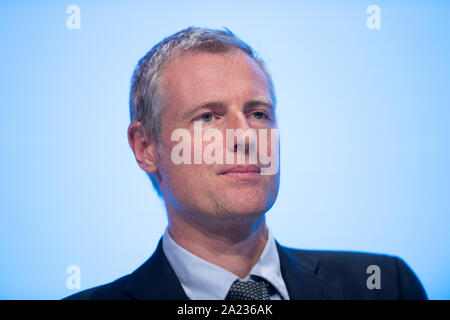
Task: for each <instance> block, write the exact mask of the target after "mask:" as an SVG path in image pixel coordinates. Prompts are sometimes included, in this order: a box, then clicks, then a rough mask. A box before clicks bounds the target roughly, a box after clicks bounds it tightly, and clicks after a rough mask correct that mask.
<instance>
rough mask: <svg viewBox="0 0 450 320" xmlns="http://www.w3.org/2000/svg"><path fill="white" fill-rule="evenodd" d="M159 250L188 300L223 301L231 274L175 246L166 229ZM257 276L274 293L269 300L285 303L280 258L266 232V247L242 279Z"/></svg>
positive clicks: (230, 280)
mask: <svg viewBox="0 0 450 320" xmlns="http://www.w3.org/2000/svg"><path fill="white" fill-rule="evenodd" d="M162 245H163V251H164V254H165V255H166V257H167V260H169V263H170V265H171V266H172V268H173V270H174V271H175V274H176V275H177V277H178V279H179V280H180V282H181V286H182V287H183V289H184V292H185V293H186V295H187V296H188V297H189V298H190V299H192V300H224V299H225V297H226V296H227V294H228V291H229V290H230V287H231V285H232V284H233V282H234V281H235V280H236V279H240V278H239V277H238V276H236V275H235V274H234V273H232V272H230V271H228V270H225V269H223V268H221V267H219V266H217V265H215V264H212V263H210V262H208V261H206V260H204V259H202V258H200V257H198V256H196V255H195V254H193V253H191V252H189V251H187V250H186V249H184V248H182V247H181V246H180V245H178V244H177V243H176V242H175V241H174V240H173V239H172V237H171V236H170V234H169V232H168V230H167V228H166V231H165V232H164V236H163V243H162ZM252 275H254V276H259V277H261V278H263V279H264V280H266V281H267V282H269V283H270V284H271V285H272V286H273V288H275V290H272V291H270V293H271V295H270V299H271V300H281V299H284V300H288V299H289V295H288V292H287V289H286V285H285V283H284V280H283V278H282V276H281V270H280V259H279V257H278V251H277V248H276V244H275V240H274V238H273V236H272V233H271V232H270V230H269V232H268V239H267V243H266V246H265V248H264V250H263V252H262V254H261V256H260V258H259V260H258V262H257V263H256V264H255V265H254V266H253V268H252V270H251V271H250V274H249V275H248V276H247V277H246V278H245V279H240V280H250V279H251V278H252V277H251V276H252Z"/></svg>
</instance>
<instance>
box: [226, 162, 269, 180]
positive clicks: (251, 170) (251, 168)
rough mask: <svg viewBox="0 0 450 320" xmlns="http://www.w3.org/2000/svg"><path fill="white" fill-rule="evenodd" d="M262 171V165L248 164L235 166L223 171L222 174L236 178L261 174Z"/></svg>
mask: <svg viewBox="0 0 450 320" xmlns="http://www.w3.org/2000/svg"><path fill="white" fill-rule="evenodd" d="M260 173H261V168H260V167H258V166H256V165H248V166H235V167H232V168H230V169H227V170H225V171H223V172H222V173H221V174H222V175H227V176H231V177H236V178H245V177H249V176H255V175H259V174H260Z"/></svg>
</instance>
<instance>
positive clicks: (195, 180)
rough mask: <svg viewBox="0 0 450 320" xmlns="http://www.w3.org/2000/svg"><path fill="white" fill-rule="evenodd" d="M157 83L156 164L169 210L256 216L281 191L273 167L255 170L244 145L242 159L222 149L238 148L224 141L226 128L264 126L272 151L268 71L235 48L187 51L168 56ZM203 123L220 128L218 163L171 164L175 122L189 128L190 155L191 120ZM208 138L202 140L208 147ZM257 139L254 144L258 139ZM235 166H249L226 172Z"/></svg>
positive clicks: (272, 116) (272, 118)
mask: <svg viewBox="0 0 450 320" xmlns="http://www.w3.org/2000/svg"><path fill="white" fill-rule="evenodd" d="M159 86H160V87H159V91H158V92H159V93H160V98H159V101H160V103H161V104H162V110H163V111H162V114H161V123H162V126H161V134H160V136H161V139H160V143H161V147H162V150H163V152H162V154H161V155H160V159H159V161H158V171H159V173H160V175H161V179H162V183H161V189H162V192H163V195H164V198H165V201H166V205H167V208H168V211H169V214H170V212H171V211H176V212H177V213H178V214H180V215H184V216H186V215H187V216H188V217H189V216H193V215H195V216H197V217H198V216H203V217H212V216H216V217H222V218H226V219H229V218H234V219H238V218H251V219H254V218H255V217H259V216H261V215H262V214H264V213H265V212H266V211H267V210H268V209H270V207H271V206H272V205H273V203H274V202H275V199H276V196H277V192H278V185H279V173H278V170H276V173H275V174H271V175H261V174H260V173H258V172H257V171H258V170H260V169H259V168H258V167H260V163H259V162H257V165H256V167H255V166H252V167H250V166H249V152H245V164H244V165H241V164H240V165H238V164H237V163H236V161H234V162H233V163H231V164H230V163H229V162H227V161H226V160H225V157H226V155H227V154H228V155H230V154H235V155H236V154H237V153H238V152H239V150H238V148H237V145H236V143H233V142H231V143H230V142H229V141H228V143H227V141H226V130H227V129H234V130H236V129H242V130H247V129H255V130H256V132H258V130H259V129H266V130H267V141H266V143H267V148H268V154H269V155H270V154H271V152H272V150H271V143H270V138H271V135H270V129H275V128H276V122H275V112H274V110H273V108H272V100H271V98H270V94H269V90H268V85H267V79H266V76H265V74H264V72H263V71H262V69H261V68H260V67H259V65H258V64H257V63H256V62H255V61H253V60H252V59H251V58H250V57H248V56H247V55H246V54H245V53H243V52H241V51H237V50H233V51H230V52H227V53H220V54H211V53H204V52H188V53H184V54H182V55H177V56H175V57H174V58H172V59H171V60H170V61H169V63H168V64H167V66H166V68H165V69H164V71H163V73H162V74H161V77H160V83H159ZM200 123H201V125H202V130H203V132H205V131H206V130H208V129H217V130H218V131H220V132H221V133H222V136H223V143H222V144H221V146H220V147H221V148H222V150H221V152H222V153H223V159H224V161H223V164H217V163H213V164H207V163H205V161H202V163H201V164H194V163H193V160H192V161H191V164H186V163H182V164H175V163H174V161H173V159H172V150H173V148H174V147H175V146H176V145H177V144H179V141H171V136H172V133H173V132H174V130H176V129H180V128H183V129H186V130H188V131H189V132H190V134H191V137H192V152H191V155H192V159H193V158H194V143H196V142H194V125H195V124H196V125H199V124H200ZM216 132H217V131H216ZM212 141H213V140H208V141H202V142H200V143H201V144H202V146H203V149H205V148H206V147H207V146H208V145H211V143H212ZM254 141H257V142H256V145H258V146H259V145H260V144H261V141H263V140H262V139H257V140H254ZM234 142H236V141H234ZM246 142H247V143H248V142H249V140H247V141H246ZM246 148H248V145H247V146H246ZM240 150H241V151H242V150H243V149H240ZM244 150H246V151H248V150H249V149H244ZM273 152H278V150H274V151H273ZM241 154H242V152H241ZM237 166H241V167H240V169H242V166H244V168H243V169H244V170H243V171H246V170H247V171H250V172H247V173H236V172H234V173H231V172H229V170H230V169H232V170H231V171H233V168H236V167H237ZM245 166H246V168H245ZM235 171H236V170H235ZM237 171H239V170H237ZM227 172H228V173H227Z"/></svg>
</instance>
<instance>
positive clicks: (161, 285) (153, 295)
mask: <svg viewBox="0 0 450 320" xmlns="http://www.w3.org/2000/svg"><path fill="white" fill-rule="evenodd" d="M125 291H126V292H127V293H128V294H130V295H131V296H133V297H134V298H136V299H143V300H150V299H151V300H188V299H189V298H188V297H187V296H186V293H185V292H184V290H183V287H182V286H181V284H180V281H179V280H178V278H177V276H176V275H175V272H174V271H173V269H172V267H171V266H170V264H169V261H168V260H167V258H166V255H165V254H164V251H163V249H162V239H160V240H159V243H158V246H157V248H156V250H155V252H154V253H153V255H152V256H151V257H150V258H149V259H148V260H147V261H146V262H144V264H143V265H142V266H140V267H139V268H138V269H136V270H135V271H134V272H133V273H132V274H131V275H130V277H129V279H128V283H127V285H126V287H125Z"/></svg>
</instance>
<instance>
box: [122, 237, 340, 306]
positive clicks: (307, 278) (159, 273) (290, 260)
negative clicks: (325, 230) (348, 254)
mask: <svg viewBox="0 0 450 320" xmlns="http://www.w3.org/2000/svg"><path fill="white" fill-rule="evenodd" d="M275 242H276V246H277V250H278V255H279V257H280V266H281V274H282V276H283V279H284V282H285V284H286V287H287V290H288V293H289V298H290V299H291V300H307V299H309V300H319V299H343V296H342V288H341V286H340V285H338V284H336V283H333V282H331V281H328V280H326V279H324V278H322V277H321V276H320V275H319V274H318V271H319V268H320V264H319V259H318V258H316V257H311V256H310V255H307V254H305V253H302V251H300V250H293V249H289V248H286V247H283V246H281V245H280V244H279V243H278V242H277V241H275ZM125 291H126V292H127V293H128V294H129V295H131V296H132V297H133V298H135V299H143V300H151V299H152V300H189V298H188V296H187V295H186V293H185V292H184V290H183V287H182V286H181V283H180V281H179V280H178V278H177V276H176V275H175V272H174V271H173V269H172V267H171V265H170V263H169V261H168V260H167V258H166V256H165V254H164V251H163V249H162V238H161V239H160V240H159V243H158V246H157V248H156V250H155V252H154V253H153V255H152V256H151V257H150V258H149V259H148V260H147V261H146V262H144V264H142V265H141V266H140V267H139V268H138V269H136V270H135V271H134V272H133V273H132V274H131V275H130V276H129V279H128V282H127V284H126V287H125Z"/></svg>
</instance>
